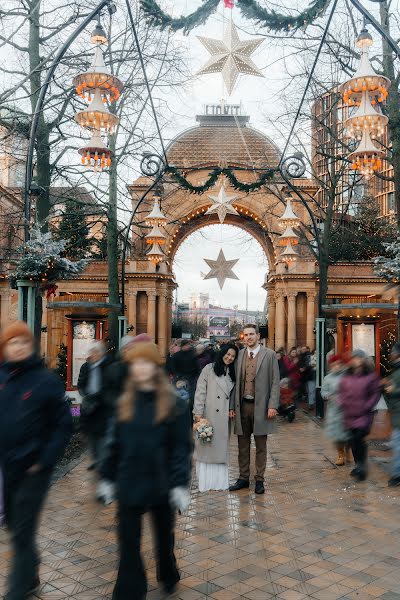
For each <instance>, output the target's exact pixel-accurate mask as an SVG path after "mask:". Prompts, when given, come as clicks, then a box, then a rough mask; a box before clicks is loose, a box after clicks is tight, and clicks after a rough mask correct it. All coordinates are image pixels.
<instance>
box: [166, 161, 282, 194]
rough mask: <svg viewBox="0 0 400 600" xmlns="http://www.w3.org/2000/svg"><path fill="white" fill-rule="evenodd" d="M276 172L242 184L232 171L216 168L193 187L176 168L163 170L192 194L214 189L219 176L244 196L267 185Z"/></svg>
mask: <svg viewBox="0 0 400 600" xmlns="http://www.w3.org/2000/svg"><path fill="white" fill-rule="evenodd" d="M192 170H197V171H199V170H200V169H191V171H192ZM201 170H202V169H201ZM276 172H277V169H276V168H275V169H267V170H266V171H264V172H263V173H262V175H261V177H260V178H259V179H258V181H254V182H252V183H243V182H242V181H239V180H238V178H237V177H236V175H235V174H234V171H233V169H230V168H222V167H217V168H216V169H213V170H212V171H211V172H210V173H209V175H208V179H207V180H206V181H205V182H204V183H203V184H202V185H193V184H192V183H190V181H188V180H187V179H186V177H185V176H184V175H183V174H182V173H181V172H180V170H179V169H178V168H177V167H172V166H170V165H168V166H167V167H166V169H165V173H166V174H168V175H171V176H172V177H173V178H174V179H175V180H176V181H177V183H178V184H179V185H180V187H182V188H183V189H184V190H188V191H189V192H192V193H193V194H203V193H204V192H207V191H208V190H209V189H210V188H212V187H214V185H215V184H216V183H217V181H218V178H219V176H220V175H225V177H226V178H227V179H228V180H229V182H230V184H231V185H232V187H233V188H235V190H239V191H240V192H244V193H246V194H247V193H249V192H255V191H257V190H259V189H261V188H262V187H263V186H264V185H265V184H266V183H267V181H271V179H272V178H273V177H274V175H275V173H276Z"/></svg>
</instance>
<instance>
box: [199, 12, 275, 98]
mask: <svg viewBox="0 0 400 600" xmlns="http://www.w3.org/2000/svg"><path fill="white" fill-rule="evenodd" d="M197 37H198V39H199V40H200V42H201V43H202V44H203V46H204V47H205V48H206V50H208V52H209V53H210V54H211V57H210V58H209V59H208V61H207V63H206V64H205V65H204V67H203V68H202V69H200V71H199V72H198V75H208V74H210V73H222V77H223V80H224V83H225V86H226V89H227V91H228V94H229V95H231V94H232V92H233V89H234V87H235V84H236V81H237V78H238V77H239V74H241V73H242V74H244V75H255V76H256V77H264V74H263V73H262V71H261V70H260V69H259V68H258V67H257V65H255V64H254V62H253V61H252V60H251V58H250V57H251V55H252V54H253V53H254V52H255V51H256V49H257V48H258V46H260V44H262V43H263V41H264V39H263V38H255V39H252V40H240V39H239V36H238V32H237V29H236V26H235V24H234V23H233V21H231V22H230V23H229V25H228V27H227V29H226V31H225V33H224V36H223V39H222V40H216V39H213V38H207V37H202V36H197Z"/></svg>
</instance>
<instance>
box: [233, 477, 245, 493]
mask: <svg viewBox="0 0 400 600" xmlns="http://www.w3.org/2000/svg"><path fill="white" fill-rule="evenodd" d="M249 485H250V484H249V482H248V481H246V480H245V479H238V480H237V482H236V483H234V484H233V485H231V486H230V487H229V491H230V492H237V491H239V490H244V489H245V488H248V487H249Z"/></svg>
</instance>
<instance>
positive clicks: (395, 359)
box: [385, 342, 400, 487]
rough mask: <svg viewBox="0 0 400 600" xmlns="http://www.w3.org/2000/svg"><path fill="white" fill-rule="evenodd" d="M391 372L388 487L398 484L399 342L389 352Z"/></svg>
mask: <svg viewBox="0 0 400 600" xmlns="http://www.w3.org/2000/svg"><path fill="white" fill-rule="evenodd" d="M390 361H391V364H392V372H391V373H390V375H389V377H388V378H387V380H386V382H385V392H386V401H387V405H388V409H389V411H390V416H391V421H392V465H391V477H390V479H389V481H388V485H389V486H390V487H396V486H398V485H400V343H399V342H397V343H396V344H395V345H394V346H393V348H392V352H391V354H390Z"/></svg>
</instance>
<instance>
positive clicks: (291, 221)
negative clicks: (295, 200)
mask: <svg viewBox="0 0 400 600" xmlns="http://www.w3.org/2000/svg"><path fill="white" fill-rule="evenodd" d="M278 222H279V226H280V227H282V229H286V228H287V227H299V226H300V219H299V217H298V216H297V215H296V213H295V212H294V210H293V208H292V203H291V198H290V197H288V198H286V208H285V212H284V213H283V215H282V216H281V217H279V219H278Z"/></svg>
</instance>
